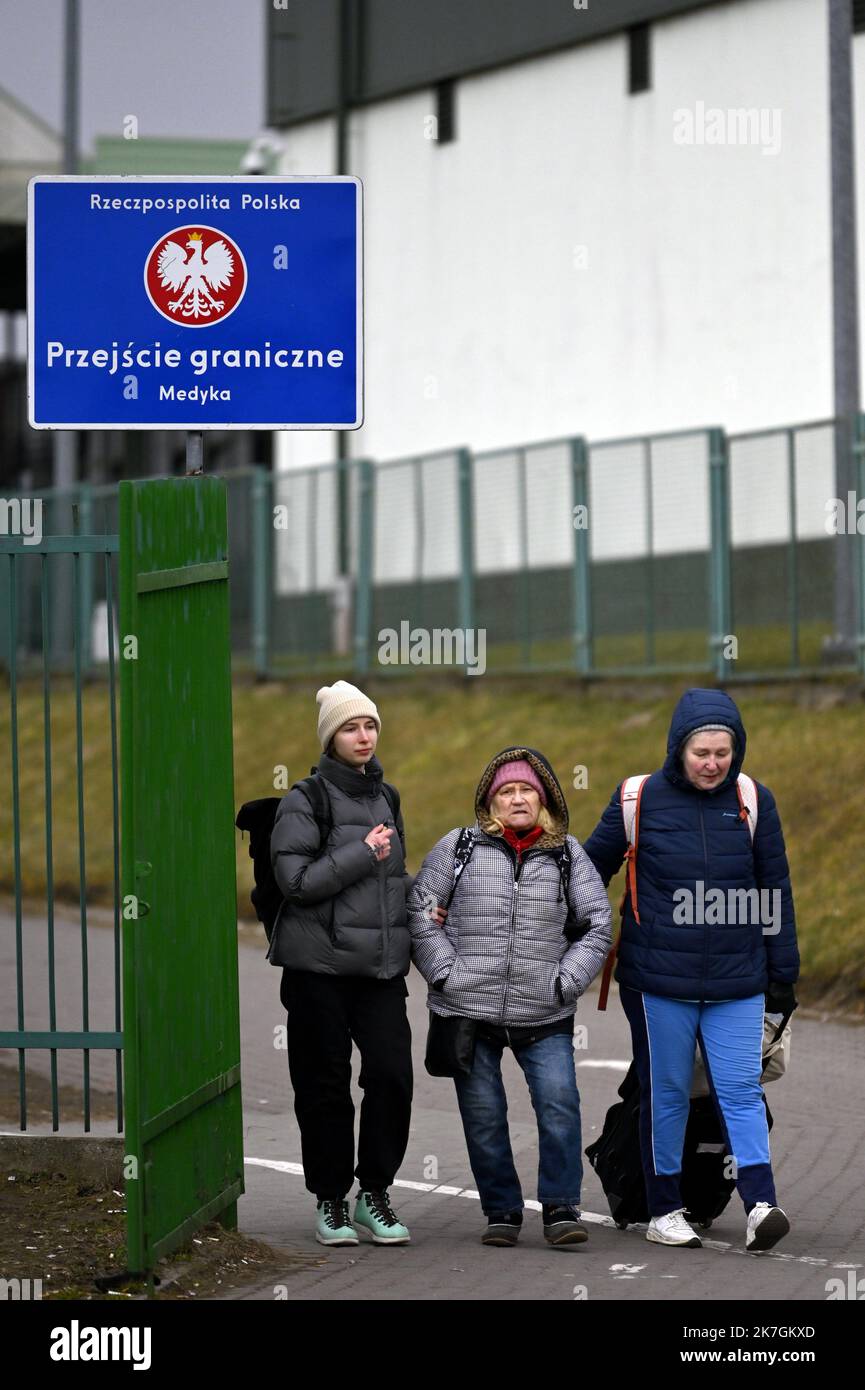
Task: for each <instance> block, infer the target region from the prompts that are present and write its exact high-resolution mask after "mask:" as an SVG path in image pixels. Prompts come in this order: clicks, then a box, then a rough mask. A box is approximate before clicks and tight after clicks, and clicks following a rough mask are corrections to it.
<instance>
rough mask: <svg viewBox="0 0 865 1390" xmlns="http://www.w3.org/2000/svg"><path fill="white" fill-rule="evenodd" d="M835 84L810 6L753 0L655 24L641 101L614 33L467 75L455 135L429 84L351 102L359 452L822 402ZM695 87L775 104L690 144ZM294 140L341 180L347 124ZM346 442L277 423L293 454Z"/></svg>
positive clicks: (817, 407) (640, 427) (821, 28)
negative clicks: (737, 135)
mask: <svg viewBox="0 0 865 1390" xmlns="http://www.w3.org/2000/svg"><path fill="white" fill-rule="evenodd" d="M863 61H865V59H863V57H862V50H861V48H859V51H858V53H857V68H859V67H861V65H862V63H863ZM863 77H865V75H863ZM826 82H827V35H826V15H825V5H824V4H823V3H821V0H738V3H736V4H735V5H719V6H717V7H711V8H709V9H706V10H702V11H698V12H696V13H694V14H690V15H687V16H685V17H684V18H681V19H674V20H669V21H666V22H663V23H658V24H655V25H653V29H652V89H651V91H649V92H646V93H642V94H639V95H636V96H629V95H628V94H627V92H626V43H625V38H624V36H614V37H613V38H610V39H604V40H599V41H598V42H595V43H591V44H586V45H584V46H581V47H577V48H573V49H569V50H566V51H563V52H561V53H559V54H555V55H553V56H550V57H545V58H540V59H532V60H530V61H527V62H525V63H522V64H516V65H513V66H510V67H506V68H501V69H498V70H496V71H493V72H488V73H484V74H480V75H478V76H474V77H470V78H466V79H464V80H460V81H459V82H458V83H457V89H456V123H457V138H456V140H455V141H454V142H453V143H451V144H446V145H437V144H436V143H435V142H434V141H433V140H430V139H428V138H427V132H428V129H429V125H428V118H429V117H430V116H431V114H432V113H433V110H434V102H433V93H432V92H431V91H422V92H418V93H414V94H410V95H408V96H406V97H400V98H394V99H392V100H389V101H385V102H381V103H378V104H377V105H375V106H372V107H368V108H365V109H361V110H358V111H356V112H354V113H353V115H352V118H351V144H350V162H349V168H350V169H351V170H352V172H353V173H356V174H359V175H360V176H361V178H362V179H363V181H364V188H365V305H366V309H365V348H366V353H365V356H366V420H365V424H364V426H363V428H362V429H361V430H359V431H357V432H356V433H354V434H352V435H350V436H349V447H350V451H351V453H352V455H355V456H357V455H364V456H367V457H371V458H376V459H387V458H395V457H399V456H402V455H406V454H417V453H426V452H430V451H432V450H436V449H442V448H449V447H452V446H456V445H461V444H465V445H468V446H469V447H471V448H473V449H484V448H491V447H499V446H504V445H507V444H511V443H515V442H519V441H526V440H539V439H544V438H550V437H555V436H557V435H563V434H568V433H583V434H585V435H587V436H588V437H590V438H595V439H599V438H608V437H612V436H620V435H629V434H633V433H641V432H649V431H660V430H664V429H681V428H683V427H690V426H697V425H707V424H722V425H724V426H726V427H727V428H728V429H729V430H731V431H732V430H743V429H748V428H756V427H760V426H764V425H769V424H775V423H786V422H790V421H794V420H804V419H809V418H812V417H819V416H825V415H828V414H830V413H831V410H832V380H831V264H830V220H829V219H830V207H829V163H828V138H829V132H828V111H827V100H828V94H827V86H826ZM861 90H862V82H861V81H860V93H861ZM698 103H702V104H703V109H704V111H708V110H709V109H710V108H721V109H722V110H723V111H724V112H726V111H728V110H730V109H737V108H754V109H756V110H758V111H762V112H763V113H764V121H765V122H766V124H765V125H764V127H763V143H762V144H761V143H756V144H739V145H729V144H724V145H710V144H707V143H704V144H692V145H683V144H679V143H676V140H675V138H674V131H675V130H676V129H677V128H679V129H681V128H682V119H681V118H677V117H676V115H675V113H676V112H677V111H680V110H682V109H686V110H689V111H690V112H691V113H692V114H693V116H694V118H695V119H696V117H697V112H698ZM859 104H860V109H861V96H860V103H859ZM774 113H778V114H777V115H775V114H774ZM677 121H678V127H677ZM778 121H779V122H780V125H778V124H774V125H773V122H778ZM860 129H865V128H863V127H862V126H861V123H860ZM779 135H780V139H779V138H778V137H779ZM755 136H757V137H758V138H759V133H758V132H756V131H755ZM284 138H285V142H286V149H287V153H286V157H285V160H284V162H283V164H282V166H281V171H282V172H286V173H328V172H332V170H333V151H334V133H333V122H332V121H330V120H323V121H313V122H308V123H306V124H305V125H303V126H300V127H296V128H293V129H291V130H289V131H287V132H285V134H284ZM863 147H865V140H860V141H859V164H860V169H861V168H862V159H863V156H865V148H863ZM764 148H765V149H767V152H764ZM861 207H862V204H861V201H860V208H861ZM862 221H863V218H862V217H860V226H861V225H862ZM863 261H865V257H862V258H861V259H860V268H861V267H862V262H863ZM863 303H865V300H863ZM334 452H335V451H334V436H325V435H321V434H317V433H316V434H309V435H304V434H302V433H293V434H288V435H286V434H284V435H282V436H280V438H279V443H278V466H279V467H281V468H289V467H297V466H300V465H302V464H304V463H309V462H322V461H325V460H327V459H329V458H332V457H333V456H334Z"/></svg>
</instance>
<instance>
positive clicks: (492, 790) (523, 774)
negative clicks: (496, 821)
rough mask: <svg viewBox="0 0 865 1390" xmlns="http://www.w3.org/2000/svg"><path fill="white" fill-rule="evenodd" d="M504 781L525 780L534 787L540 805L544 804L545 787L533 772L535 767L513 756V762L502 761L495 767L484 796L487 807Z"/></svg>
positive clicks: (545, 798)
mask: <svg viewBox="0 0 865 1390" xmlns="http://www.w3.org/2000/svg"><path fill="white" fill-rule="evenodd" d="M506 782H527V783H528V784H529V786H530V787H534V789H535V791H536V792H537V794H538V796H539V797H540V798H541V805H542V806H546V804H547V792H546V788H545V787H544V784H543V782H542V781H541V779H540V777H539V776H538V774H537V773H536V772H535V769H534V768H533V767H532V765H531V763H527V762H525V760H524V759H522V758H515V759H514V760H513V762H510V763H502V765H501V767H499V768H497V769H496V772H495V775H494V776H493V780H492V781H491V782H490V785H489V790H488V792H487V794H486V797H485V801H486V805H487V808H489V804H490V802H491V801H492V799H493V797H494V796H495V794H496V792H497V791H498V789H499V787H503V786H504V785H505V783H506Z"/></svg>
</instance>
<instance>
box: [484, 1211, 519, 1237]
mask: <svg viewBox="0 0 865 1390" xmlns="http://www.w3.org/2000/svg"><path fill="white" fill-rule="evenodd" d="M487 1221H488V1223H489V1224H488V1225H487V1229H486V1230H485V1231H484V1233H483V1235H482V1236H481V1244H482V1245H516V1243H517V1241H518V1240H519V1238H520V1227H521V1226H522V1224H523V1217H522V1213H521V1212H518V1211H510V1212H502V1213H501V1215H500V1214H499V1213H498V1212H496V1213H495V1214H494V1215H493V1216H489V1217H487Z"/></svg>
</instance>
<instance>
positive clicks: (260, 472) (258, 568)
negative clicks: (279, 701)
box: [250, 464, 273, 680]
mask: <svg viewBox="0 0 865 1390" xmlns="http://www.w3.org/2000/svg"><path fill="white" fill-rule="evenodd" d="M251 486H252V493H251V499H250V500H251V502H252V557H251V558H252V574H251V576H250V583H251V589H252V592H251V595H250V598H251V603H252V613H251V617H252V664H253V669H254V671H255V674H256V676H257V677H258V678H259V679H261V680H265V679H266V678H267V673H268V668H269V665H270V615H271V595H272V592H273V588H272V583H271V577H272V574H273V565H272V559H273V509H272V506H271V490H272V487H273V477H272V475H271V473H270V472H269V470H268V469H267V468H264V467H263V466H262V465H261V464H256V465H254V472H253V476H252V485H251Z"/></svg>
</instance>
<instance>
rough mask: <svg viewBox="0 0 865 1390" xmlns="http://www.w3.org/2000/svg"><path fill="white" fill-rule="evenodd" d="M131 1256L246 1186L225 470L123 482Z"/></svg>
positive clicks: (222, 1206) (136, 1261)
mask: <svg viewBox="0 0 865 1390" xmlns="http://www.w3.org/2000/svg"><path fill="white" fill-rule="evenodd" d="M119 640H120V676H121V679H120V690H121V711H122V719H121V811H122V835H121V840H122V906H123V948H124V949H123V996H124V1010H123V1013H124V1022H125V1030H124V1064H125V1083H126V1086H125V1089H126V1136H127V1155H126V1194H127V1210H128V1218H127V1221H128V1245H129V1250H128V1263H129V1269H130V1270H132V1271H146V1270H150V1269H152V1268H153V1266H154V1264H155V1263H156V1261H157V1260H159V1259H161V1258H162V1257H163V1256H164V1255H166V1254H168V1253H169V1252H170V1251H171V1250H173V1249H175V1248H176V1247H177V1246H178V1245H181V1244H183V1243H184V1242H185V1241H186V1240H188V1239H189V1237H190V1235H191V1234H192V1232H193V1231H194V1230H196V1229H197V1227H199V1226H200V1225H202V1224H203V1223H204V1222H206V1221H209V1220H212V1219H214V1218H216V1217H218V1218H219V1219H220V1220H221V1221H222V1223H223V1225H225V1226H228V1227H232V1226H234V1225H236V1220H237V1198H238V1196H239V1195H240V1194H241V1193H242V1192H243V1131H242V1111H241V1091H240V1026H239V1015H238V980H237V897H236V882H235V846H234V779H233V762H232V734H231V653H230V629H229V597H228V532H227V516H226V490H225V484H224V482H222V481H221V480H220V479H217V478H207V477H191V478H172V479H165V480H153V481H149V482H142V483H133V482H124V483H121V485H120V634H119Z"/></svg>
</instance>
